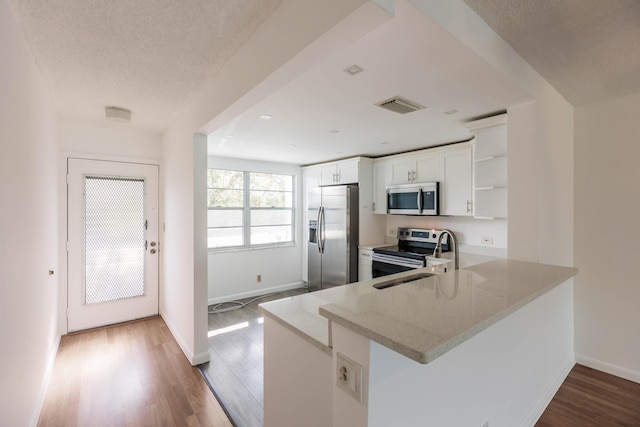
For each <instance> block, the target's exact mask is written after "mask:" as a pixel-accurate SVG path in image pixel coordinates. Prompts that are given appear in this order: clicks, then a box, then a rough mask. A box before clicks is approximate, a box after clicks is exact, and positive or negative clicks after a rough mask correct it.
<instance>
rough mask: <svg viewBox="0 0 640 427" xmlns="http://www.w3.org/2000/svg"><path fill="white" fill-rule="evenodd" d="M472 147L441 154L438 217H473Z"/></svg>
mask: <svg viewBox="0 0 640 427" xmlns="http://www.w3.org/2000/svg"><path fill="white" fill-rule="evenodd" d="M472 151H473V149H472V147H465V148H462V149H457V150H451V151H445V152H442V153H441V162H440V164H441V165H442V172H443V177H442V181H441V183H440V204H441V205H440V215H452V216H471V215H473V157H472Z"/></svg>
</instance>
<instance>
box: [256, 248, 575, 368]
mask: <svg viewBox="0 0 640 427" xmlns="http://www.w3.org/2000/svg"><path fill="white" fill-rule="evenodd" d="M449 257H450V254H444V255H443V258H444V259H436V261H438V262H442V261H444V260H446V259H447V258H449ZM448 266H449V267H450V268H448V272H447V273H444V274H437V275H434V276H432V277H427V278H423V279H420V280H416V281H412V282H409V283H405V284H402V285H399V286H395V287H390V288H387V289H381V290H378V289H375V288H374V287H373V285H375V284H377V283H381V282H387V281H389V280H391V279H400V278H403V277H408V276H413V275H416V274H418V273H423V272H429V271H430V270H431V268H430V267H426V268H423V269H419V270H412V271H408V272H404V273H399V274H397V275H393V276H386V277H380V278H377V279H373V280H368V281H364V282H357V283H351V284H349V285H345V286H339V287H336V288H331V289H326V290H323V291H318V292H313V293H308V294H303V295H298V296H295V297H291V298H286V299H284V300H277V301H272V302H267V303H263V304H260V310H261V311H262V312H263V313H265V315H267V316H269V317H270V318H272V319H274V320H276V321H277V322H279V323H281V324H282V325H284V326H285V327H287V328H288V329H290V330H291V331H293V332H294V333H296V334H298V335H299V336H301V337H303V338H305V339H306V340H307V341H309V342H311V343H312V344H313V345H315V346H316V347H318V348H320V349H321V350H323V351H325V352H327V353H330V352H331V337H330V333H329V330H330V328H329V322H335V323H337V324H340V325H342V326H344V327H346V328H348V329H350V330H352V331H354V332H356V333H358V334H360V335H363V336H364V337H366V338H369V339H371V340H373V341H376V342H378V343H379V344H382V345H384V346H386V347H388V348H390V349H392V350H394V351H397V352H398V353H401V354H403V355H405V356H407V357H409V358H411V359H413V360H415V361H417V362H420V363H429V362H431V361H433V360H434V359H435V358H437V357H439V356H441V355H442V354H444V353H446V352H447V351H449V350H451V349H452V348H454V347H456V346H457V345H459V344H461V343H462V342H464V341H466V340H467V339H469V338H471V337H472V336H474V335H476V334H477V333H479V332H480V331H482V330H484V329H486V328H488V327H489V326H491V325H493V324H494V323H497V322H498V321H499V320H501V319H503V318H505V317H506V316H508V315H509V314H511V313H513V312H514V311H516V310H517V309H518V308H520V307H522V306H524V305H526V304H528V303H529V302H531V301H533V300H534V299H535V298H537V297H539V296H541V295H543V294H544V293H546V292H548V291H549V290H551V289H553V288H554V287H556V286H557V285H560V284H561V283H563V282H565V281H566V280H568V279H570V278H571V277H573V276H574V275H575V274H577V272H578V270H577V269H575V268H570V267H559V266H552V265H545V264H537V263H529V262H522V261H512V260H506V259H500V258H493V257H487V256H484V255H472V254H462V253H461V254H460V268H461V269H460V270H458V271H455V270H454V269H453V268H452V267H453V265H452V264H451V263H449V264H448ZM434 270H435V271H438V269H437V268H434Z"/></svg>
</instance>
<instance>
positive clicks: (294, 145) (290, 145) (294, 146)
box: [287, 144, 297, 148]
mask: <svg viewBox="0 0 640 427" xmlns="http://www.w3.org/2000/svg"><path fill="white" fill-rule="evenodd" d="M287 147H289V148H296V147H297V146H296V144H289V145H287Z"/></svg>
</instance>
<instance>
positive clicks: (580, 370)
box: [536, 365, 640, 427]
mask: <svg viewBox="0 0 640 427" xmlns="http://www.w3.org/2000/svg"><path fill="white" fill-rule="evenodd" d="M564 426H567V427H573V426H576V427H621V426H624V427H639V426H640V384H637V383H634V382H632V381H627V380H625V379H622V378H618V377H615V376H613V375H609V374H606V373H604V372H600V371H597V370H595V369H591V368H587V367H586V366H582V365H575V366H574V367H573V369H572V370H571V372H570V373H569V375H568V376H567V378H566V379H565V381H564V382H563V384H562V386H561V387H560V389H559V390H558V392H557V393H556V395H555V396H554V397H553V399H552V401H551V403H550V404H549V406H547V408H546V410H545V412H544V413H543V414H542V416H541V417H540V419H539V420H538V422H537V423H536V427H564Z"/></svg>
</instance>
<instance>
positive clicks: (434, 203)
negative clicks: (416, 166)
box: [387, 182, 440, 215]
mask: <svg viewBox="0 0 640 427" xmlns="http://www.w3.org/2000/svg"><path fill="white" fill-rule="evenodd" d="M439 186H440V184H439V183H438V182H424V183H412V184H400V185H390V186H388V187H387V213H389V214H392V215H439V213H440V207H439V197H440V196H439Z"/></svg>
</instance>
